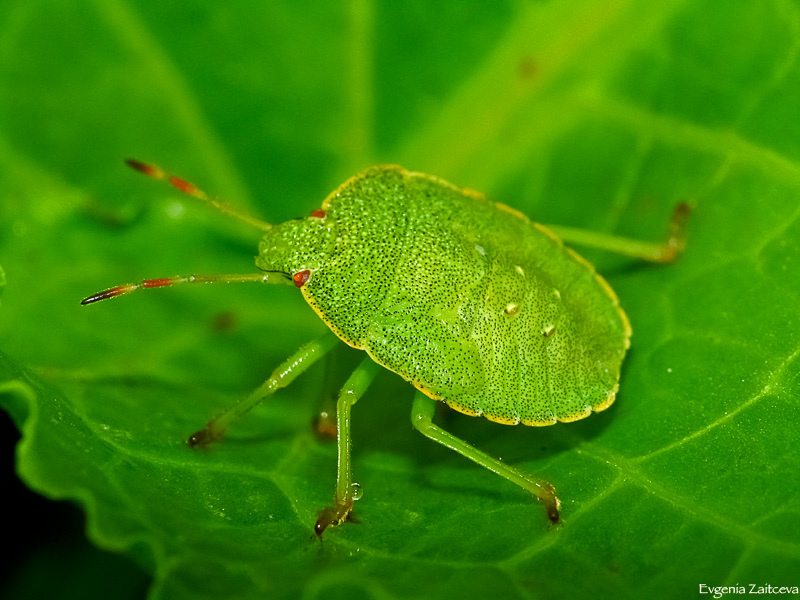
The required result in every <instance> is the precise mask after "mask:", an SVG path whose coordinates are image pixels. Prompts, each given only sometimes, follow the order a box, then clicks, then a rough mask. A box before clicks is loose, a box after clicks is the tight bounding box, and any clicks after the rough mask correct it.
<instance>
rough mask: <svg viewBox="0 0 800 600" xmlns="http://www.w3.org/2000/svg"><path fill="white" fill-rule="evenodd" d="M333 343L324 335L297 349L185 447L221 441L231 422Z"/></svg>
mask: <svg viewBox="0 0 800 600" xmlns="http://www.w3.org/2000/svg"><path fill="white" fill-rule="evenodd" d="M337 342H338V338H337V337H336V336H335V335H334V334H333V333H331V332H326V333H325V334H323V335H321V336H320V337H318V338H317V339H315V340H313V341H311V342H309V343H308V344H306V345H305V346H303V347H302V348H300V349H299V350H298V351H297V352H295V353H294V354H292V355H291V356H290V357H289V358H287V359H286V360H285V361H283V363H282V364H281V365H280V366H279V367H278V368H277V369H275V370H274V371H273V372H272V375H271V376H270V378H269V379H267V380H266V381H265V382H264V383H263V384H262V385H261V386H260V387H259V388H258V389H256V390H255V391H254V392H253V393H252V394H250V395H249V396H247V397H246V398H244V399H242V400H240V401H239V402H238V403H237V404H234V405H233V406H232V407H230V408H229V409H228V410H226V411H225V412H223V413H221V414H219V415H217V416H216V417H214V418H213V419H211V420H210V421H209V422H208V423H207V424H206V426H205V427H204V428H203V429H201V430H200V431H196V432H195V433H193V434H192V435H190V436H189V439H188V440H187V443H188V444H189V446H191V447H193V448H194V447H195V446H208V445H209V444H213V443H214V442H219V441H222V438H223V437H225V432H226V431H227V429H228V427H229V426H230V424H231V423H233V422H234V421H236V420H237V419H239V418H240V417H242V416H243V415H244V414H245V413H247V412H249V411H250V410H251V409H252V408H253V407H255V406H256V405H257V404H259V403H260V402H262V401H263V400H264V399H265V398H267V397H268V396H270V395H272V394H274V393H275V392H277V391H278V390H279V389H281V388H283V387H286V386H287V385H289V384H290V383H291V382H292V381H294V380H295V378H296V377H297V376H298V375H300V374H301V373H303V372H304V371H305V370H306V369H308V367H310V366H311V365H313V364H314V363H315V362H316V361H317V360H319V359H320V358H321V357H322V356H324V355H325V354H327V353H328V351H330V349H331V348H333V347H334V346H335V345H336V344H337Z"/></svg>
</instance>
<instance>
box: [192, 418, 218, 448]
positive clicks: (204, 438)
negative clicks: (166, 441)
mask: <svg viewBox="0 0 800 600" xmlns="http://www.w3.org/2000/svg"><path fill="white" fill-rule="evenodd" d="M224 437H225V430H224V429H221V428H219V427H217V426H216V424H215V422H214V420H213V419H212V420H211V421H209V422H208V423H206V426H205V427H204V428H203V429H201V430H200V431H195V432H194V433H193V434H192V435H190V436H189V439H187V440H186V443H187V444H189V447H190V448H198V447H199V448H206V447H207V446H210V445H211V444H216V443H217V442H221V441H222V439H223V438H224Z"/></svg>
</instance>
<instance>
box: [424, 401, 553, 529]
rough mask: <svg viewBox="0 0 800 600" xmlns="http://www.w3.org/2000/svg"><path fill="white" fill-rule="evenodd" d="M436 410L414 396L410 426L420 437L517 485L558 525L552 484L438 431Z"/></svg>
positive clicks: (451, 435)
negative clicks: (535, 498) (436, 443)
mask: <svg viewBox="0 0 800 600" xmlns="http://www.w3.org/2000/svg"><path fill="white" fill-rule="evenodd" d="M435 409H436V400H433V399H432V398H429V397H428V396H426V395H425V394H423V393H422V392H417V394H416V395H415V396H414V404H413V406H412V408H411V423H412V424H413V425H414V427H416V428H417V429H418V430H419V431H420V432H421V433H422V434H423V435H425V436H427V437H429V438H430V439H432V440H433V441H435V442H439V443H440V444H442V445H443V446H446V447H448V448H450V449H451V450H455V451H456V452H458V453H459V454H461V455H462V456H465V457H467V458H468V459H470V460H471V461H473V462H476V463H478V464H479V465H481V466H482V467H486V468H487V469H489V470H490V471H493V472H494V473H497V474H498V475H500V476H501V477H505V478H506V479H508V480H509V481H510V482H512V483H516V484H517V485H518V486H520V487H521V488H523V489H526V490H528V491H529V492H530V493H531V494H533V495H534V496H536V497H537V498H538V499H539V500H541V501H542V502H544V505H545V508H546V510H547V517H548V518H549V519H550V522H552V523H553V524H557V523H558V521H559V514H558V507H559V506H560V504H561V502H560V501H559V500H558V498H556V494H555V488H554V487H553V486H552V485H550V484H549V483H547V482H546V481H545V480H544V479H539V478H537V477H531V476H530V475H526V474H525V473H522V472H521V471H518V470H517V469H515V468H514V467H512V466H510V465H506V464H504V463H502V462H500V461H499V460H497V459H496V458H492V457H491V456H489V455H488V454H486V453H485V452H482V451H481V450H478V449H477V448H475V447H474V446H471V445H469V444H468V443H467V442H465V441H464V440H461V439H459V438H457V437H455V436H454V435H453V434H452V433H448V432H447V431H444V430H443V429H440V428H439V427H437V426H436V425H434V424H433V421H432V419H433V413H434V411H435Z"/></svg>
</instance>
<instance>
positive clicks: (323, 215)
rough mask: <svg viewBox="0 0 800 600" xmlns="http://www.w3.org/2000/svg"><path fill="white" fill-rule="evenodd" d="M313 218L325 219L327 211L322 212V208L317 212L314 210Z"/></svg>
mask: <svg viewBox="0 0 800 600" xmlns="http://www.w3.org/2000/svg"><path fill="white" fill-rule="evenodd" d="M311 216H312V217H317V218H318V219H324V218H325V211H324V210H322V209H321V208H318V209H316V210H312V211H311Z"/></svg>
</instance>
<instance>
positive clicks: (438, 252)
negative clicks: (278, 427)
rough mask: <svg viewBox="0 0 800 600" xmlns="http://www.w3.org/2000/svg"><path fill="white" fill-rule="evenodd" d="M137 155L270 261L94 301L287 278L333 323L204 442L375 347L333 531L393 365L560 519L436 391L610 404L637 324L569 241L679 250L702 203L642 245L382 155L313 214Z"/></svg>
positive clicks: (479, 401) (468, 450) (427, 420)
mask: <svg viewBox="0 0 800 600" xmlns="http://www.w3.org/2000/svg"><path fill="white" fill-rule="evenodd" d="M127 164H128V165H129V166H131V167H132V168H134V169H136V170H137V171H139V172H141V173H143V174H145V175H148V176H150V177H153V178H155V179H164V180H167V181H169V182H170V183H171V184H172V185H173V186H175V187H176V188H177V189H179V190H180V191H182V192H184V193H186V194H188V195H190V196H193V197H194V198H197V199H198V200H201V201H203V202H205V203H206V204H208V205H210V206H212V207H214V208H216V209H217V210H219V211H221V212H223V213H226V214H228V215H230V216H232V217H234V218H237V219H239V220H241V221H244V222H245V223H247V224H249V225H251V226H253V227H255V228H257V229H260V230H261V231H262V232H263V237H262V238H261V242H260V244H259V251H258V256H257V257H256V266H257V267H258V269H259V272H258V273H254V274H241V275H191V276H183V277H164V278H159V279H147V280H144V281H142V282H140V283H136V284H125V285H120V286H116V287H113V288H110V289H107V290H105V291H102V292H99V293H97V294H94V295H92V296H89V297H88V298H86V299H84V300H83V301H82V302H81V304H92V303H94V302H98V301H100V300H105V299H108V298H113V297H115V296H121V295H124V294H129V293H131V292H133V291H135V290H137V289H140V288H143V289H150V288H157V287H165V286H173V285H178V284H184V283H218V282H243V281H253V282H261V283H289V284H293V285H295V286H296V287H297V288H299V290H300V292H301V293H302V295H303V297H304V298H305V300H306V301H307V302H308V303H309V305H310V306H311V308H312V309H313V310H314V311H315V312H316V313H317V314H318V315H319V316H320V318H322V320H323V321H324V322H325V324H326V325H327V326H328V327H329V328H330V332H327V333H326V334H324V335H322V336H321V337H319V338H317V339H315V340H313V341H311V342H309V343H307V344H306V345H305V346H303V347H302V348H300V349H299V350H298V351H297V352H296V353H294V354H293V355H292V356H290V357H289V358H288V359H286V361H285V362H284V363H283V364H281V365H280V366H279V367H278V368H277V369H276V370H275V371H274V372H273V373H272V375H271V376H270V378H269V379H267V381H266V382H265V383H264V384H263V385H262V386H261V387H259V388H258V389H257V390H255V391H254V392H253V393H252V394H250V395H249V396H248V397H246V398H244V399H243V400H241V401H240V402H239V403H238V404H236V405H234V406H233V407H231V408H230V409H228V410H227V411H225V412H222V413H221V414H219V415H217V416H216V417H214V418H213V419H212V420H211V421H209V422H208V423H207V424H206V426H205V427H204V428H202V429H200V430H199V431H197V432H195V433H193V434H192V435H191V436H190V437H189V439H188V444H189V445H190V446H192V447H194V446H205V445H208V444H211V443H215V442H218V441H220V440H222V438H223V437H224V435H225V432H226V431H227V429H228V427H229V426H230V425H231V424H232V423H233V422H234V421H236V420H237V419H239V418H240V417H241V416H242V415H244V414H245V413H246V412H248V411H249V410H250V409H252V408H253V407H254V406H255V405H257V404H258V403H260V402H261V401H263V400H264V399H265V398H267V397H268V396H269V395H271V394H273V393H274V392H275V391H276V390H278V389H279V388H281V387H284V386H286V385H288V384H290V383H291V382H292V381H293V380H294V378H295V377H297V376H298V375H300V374H301V373H303V372H304V371H305V370H306V369H307V368H308V367H309V366H310V365H311V364H313V363H314V362H315V361H317V360H319V358H320V357H322V356H323V355H325V354H326V353H327V352H329V351H330V350H331V349H332V348H333V347H334V346H335V345H336V343H337V341H338V340H342V341H344V342H345V343H346V344H348V345H350V346H352V347H354V348H358V349H361V350H364V351H365V352H366V356H365V357H364V359H363V360H362V362H361V363H360V364H359V366H358V367H357V368H356V369H355V371H354V372H353V373H352V374H351V376H350V377H349V379H348V380H347V381H346V383H345V384H344V387H343V388H342V390H341V392H340V395H339V399H338V402H337V409H336V422H337V436H338V451H339V462H338V477H337V484H336V492H335V494H334V501H333V504H332V505H331V506H329V507H327V508H325V509H323V510H322V511H320V513H319V517H318V519H317V522H316V524H315V526H314V530H315V532H316V533H317V535H318V536H320V537H321V536H322V532H323V531H324V530H325V529H326V528H327V527H329V526H336V525H340V524H341V523H343V522H344V521H346V520H348V519H349V518H350V515H351V511H352V508H353V501H354V500H355V496H354V494H355V491H354V487H353V485H352V470H351V462H350V446H351V443H350V411H351V408H352V406H353V404H355V403H356V401H357V400H358V399H359V398H360V397H361V396H362V395H363V394H364V392H365V391H366V390H367V388H368V387H369V386H370V384H371V383H372V381H373V380H374V378H375V376H376V375H377V373H378V372H379V371H380V369H381V367H384V368H386V369H389V370H391V371H393V372H395V373H397V374H398V375H400V376H401V377H402V378H403V379H405V380H407V381H408V382H410V383H411V384H412V385H413V386H414V387H415V388H417V393H416V395H415V396H414V400H413V403H412V412H411V419H412V423H413V424H414V427H416V428H417V429H418V430H419V431H420V432H422V433H423V434H424V435H426V436H427V437H429V438H431V439H432V440H434V441H436V442H439V443H440V444H443V445H444V446H447V447H448V448H450V449H452V450H455V451H456V452H458V453H460V454H462V455H463V456H465V457H467V458H469V459H471V460H473V461H474V462H476V463H478V464H479V465H481V466H484V467H486V468H487V469H489V470H491V471H494V472H495V473H497V474H498V475H501V476H502V477H504V478H506V479H508V480H509V481H511V482H513V483H515V484H517V485H518V486H520V487H522V488H524V489H525V490H528V491H529V492H530V493H532V494H533V495H534V496H536V497H537V498H538V499H539V500H540V501H541V502H542V503H543V504H544V506H545V509H546V512H547V516H548V518H549V519H550V521H551V522H552V523H558V522H559V518H560V516H559V506H560V502H559V499H558V498H557V497H556V494H555V488H554V487H553V486H552V485H550V483H548V482H547V481H545V480H543V479H540V478H538V477H534V476H531V475H529V474H527V473H524V472H523V471H520V470H518V469H517V468H515V467H513V466H511V465H508V464H505V463H502V462H500V461H499V460H497V459H495V458H493V457H491V456H489V455H488V454H486V453H484V452H482V451H480V450H478V449H477V448H475V447H473V446H471V445H470V444H467V443H466V442H464V441H463V440H461V439H459V438H457V437H456V436H454V435H452V434H451V433H448V432H447V431H444V430H443V429H441V428H440V427H438V426H436V425H434V424H433V422H432V417H433V413H434V408H435V403H436V401H437V400H439V401H443V402H445V403H446V404H447V405H448V406H450V407H452V408H454V409H455V410H457V411H460V412H462V413H465V414H467V415H472V416H483V417H486V418H487V419H489V420H491V421H495V422H498V423H504V424H509V425H516V424H518V423H522V424H524V425H534V426H542V425H552V424H554V423H556V422H557V421H562V422H570V421H576V420H578V419H582V418H584V417H586V416H588V415H589V414H591V413H592V412H593V411H601V410H604V409H605V408H607V407H608V406H610V405H611V403H612V402H613V401H614V398H615V396H616V393H617V390H618V388H619V376H620V366H621V365H622V361H623V358H624V357H625V352H626V350H627V348H628V346H629V343H630V342H629V340H630V335H631V328H630V324H629V322H628V318H627V317H626V316H625V313H624V312H623V311H622V309H621V308H620V306H619V302H618V300H617V297H616V295H615V294H614V292H613V291H612V290H611V288H610V287H609V285H608V284H607V283H606V281H605V280H604V279H603V278H602V277H600V276H599V275H598V274H597V273H595V270H594V268H593V267H592V265H591V264H589V263H588V262H587V261H586V260H584V259H583V258H581V257H580V256H579V255H578V254H576V253H575V252H574V251H572V250H571V249H569V248H567V247H566V246H564V244H563V242H562V239H563V240H567V241H571V242H573V243H578V244H584V245H589V246H593V247H597V248H603V249H605V250H609V251H613V252H618V253H622V254H626V255H629V256H634V257H638V258H641V259H644V260H650V261H656V262H669V261H672V260H674V259H675V258H676V257H677V256H678V254H679V253H680V252H681V251H682V249H683V246H684V224H685V221H686V216H687V215H688V210H689V209H688V206H687V205H686V204H678V205H677V206H676V208H675V211H674V213H673V217H672V220H671V222H670V230H669V235H668V238H667V240H666V241H665V242H663V243H648V242H640V241H635V240H630V239H625V238H618V237H614V236H609V235H605V234H600V233H592V232H587V231H582V230H577V229H569V228H554V227H551V228H548V227H545V226H542V225H539V224H538V223H534V222H532V221H530V220H529V219H528V218H527V217H525V216H524V215H522V214H521V213H519V212H517V211H515V210H513V209H511V208H509V207H507V206H504V205H502V204H497V203H493V202H491V201H489V200H487V199H486V198H484V197H483V196H482V195H480V194H478V193H476V192H473V191H471V190H466V189H460V188H457V187H455V186H453V185H451V184H450V183H447V182H446V181H443V180H442V179H438V178H436V177H432V176H430V175H425V174H422V173H413V172H410V171H406V170H405V169H402V168H401V167H398V166H391V165H381V166H376V167H372V168H369V169H366V170H364V171H362V172H361V173H359V174H357V175H355V176H354V177H352V178H350V179H348V180H347V181H346V182H344V183H343V184H342V185H341V186H339V187H338V188H337V189H336V190H335V191H334V192H333V193H331V194H330V195H329V196H328V197H327V198H326V199H325V201H324V202H323V203H322V207H321V208H320V209H317V210H314V211H312V212H311V215H310V216H309V217H307V218H303V219H296V220H292V221H289V222H287V223H283V224H280V225H270V224H268V223H265V222H263V221H261V220H259V219H256V218H254V217H251V216H249V215H246V214H244V213H241V212H239V211H237V210H234V209H232V208H230V207H229V206H228V205H226V204H223V203H220V202H218V201H217V200H214V199H212V198H210V197H209V196H208V195H207V194H206V193H205V192H203V191H202V190H200V189H199V188H197V187H196V186H194V185H193V184H191V183H189V182H187V181H185V180H183V179H180V178H178V177H175V176H171V175H168V174H167V173H165V172H164V171H162V170H161V169H159V168H158V167H155V166H152V165H148V164H144V163H141V162H138V161H134V160H129V161H127ZM398 267H401V268H398Z"/></svg>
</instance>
